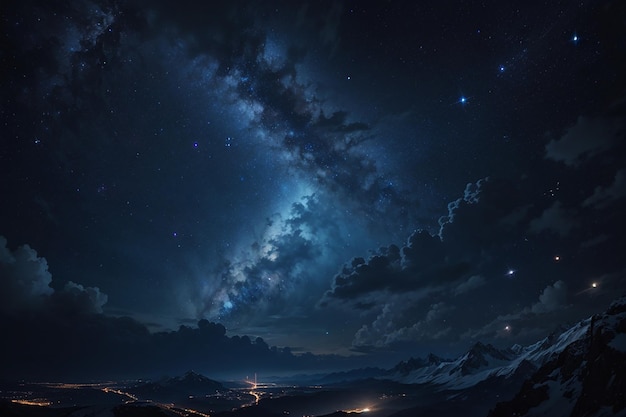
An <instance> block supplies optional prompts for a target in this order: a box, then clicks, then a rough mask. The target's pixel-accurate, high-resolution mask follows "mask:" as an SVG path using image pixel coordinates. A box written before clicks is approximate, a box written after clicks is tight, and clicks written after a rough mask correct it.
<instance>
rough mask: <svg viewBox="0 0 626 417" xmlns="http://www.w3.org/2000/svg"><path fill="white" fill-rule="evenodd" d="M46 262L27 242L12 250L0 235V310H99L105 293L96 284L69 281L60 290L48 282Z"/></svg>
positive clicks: (50, 276) (97, 311)
mask: <svg viewBox="0 0 626 417" xmlns="http://www.w3.org/2000/svg"><path fill="white" fill-rule="evenodd" d="M51 284H52V274H51V273H50V271H48V262H47V261H46V259H45V258H43V257H40V256H38V254H37V251H35V250H34V249H33V248H31V247H30V246H29V245H22V246H19V247H18V248H17V249H15V250H14V251H11V249H9V248H8V247H7V240H6V238H5V237H4V236H0V310H2V311H4V312H8V313H11V312H23V311H25V310H30V309H46V308H50V307H51V306H53V307H55V308H60V309H65V310H71V311H73V312H85V313H101V312H102V306H103V305H104V304H106V302H107V295H106V294H104V293H102V292H101V291H100V289H99V288H97V287H84V286H82V285H81V284H77V283H74V282H72V281H69V282H67V283H66V284H65V287H64V288H63V289H62V290H61V291H55V290H54V289H53V288H52V286H51Z"/></svg>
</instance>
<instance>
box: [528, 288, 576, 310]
mask: <svg viewBox="0 0 626 417" xmlns="http://www.w3.org/2000/svg"><path fill="white" fill-rule="evenodd" d="M566 296H567V286H566V285H565V282H563V281H561V280H559V281H557V282H555V283H554V284H552V285H548V286H547V287H546V288H545V289H544V290H543V291H542V292H541V295H540V296H539V301H538V302H537V303H535V304H533V305H532V307H530V311H532V312H533V313H535V314H541V313H547V312H550V311H554V310H557V309H559V308H562V307H563V306H565V299H566Z"/></svg>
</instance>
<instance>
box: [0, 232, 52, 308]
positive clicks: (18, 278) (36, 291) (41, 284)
mask: <svg viewBox="0 0 626 417" xmlns="http://www.w3.org/2000/svg"><path fill="white" fill-rule="evenodd" d="M51 282H52V275H51V274H50V272H49V271H48V262H47V261H46V260H45V259H44V258H40V257H39V256H38V255H37V252H36V251H35V250H34V249H32V248H31V247H30V246H29V245H22V246H19V247H18V248H17V249H16V250H15V251H11V250H10V249H9V248H8V247H7V240H6V238H5V237H4V236H0V286H1V287H0V297H1V299H0V300H1V302H0V309H4V310H13V309H22V308H31V307H33V306H36V305H38V304H41V303H42V302H44V301H45V299H46V297H48V296H50V295H52V294H53V293H54V290H53V289H52V287H50V283H51Z"/></svg>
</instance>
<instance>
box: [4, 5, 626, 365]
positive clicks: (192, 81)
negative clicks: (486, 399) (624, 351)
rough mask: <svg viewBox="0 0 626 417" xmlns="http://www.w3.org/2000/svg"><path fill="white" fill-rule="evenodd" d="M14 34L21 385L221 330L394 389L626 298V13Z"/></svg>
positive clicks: (187, 10) (11, 112)
mask: <svg viewBox="0 0 626 417" xmlns="http://www.w3.org/2000/svg"><path fill="white" fill-rule="evenodd" d="M0 8H1V21H0V25H1V28H2V30H1V35H2V45H3V46H2V49H1V50H0V67H1V72H0V80H1V81H0V83H1V84H0V85H1V87H0V88H1V101H0V121H1V123H2V125H1V128H2V129H1V131H0V133H1V147H0V178H1V181H0V236H1V237H0V318H1V320H0V322H1V323H0V331H2V332H3V333H4V334H8V335H9V337H10V340H12V341H14V342H13V344H12V349H13V350H14V351H15V352H21V353H19V354H18V353H15V355H18V356H19V358H21V359H20V360H21V361H22V362H20V360H17V359H15V356H14V357H13V358H12V359H11V360H10V362H11V363H12V364H22V363H31V364H33V363H34V364H36V365H37V368H36V369H35V368H34V367H35V365H32V366H33V368H32V369H31V370H30V371H29V372H30V373H29V375H36V374H37V371H38V370H39V371H41V372H42V373H45V372H44V371H45V370H49V373H50V374H53V373H54V372H58V370H59V369H61V368H63V366H64V368H63V369H68V365H67V363H68V360H69V359H68V358H70V357H75V358H76V357H80V358H82V359H81V360H79V361H77V362H76V364H77V366H82V367H83V368H84V369H87V368H89V366H90V365H87V364H92V365H93V363H94V362H101V363H102V364H103V365H102V366H103V367H104V366H105V365H104V364H107V363H108V362H107V359H106V358H105V357H106V356H107V355H111V354H112V353H114V352H116V351H119V350H120V349H126V352H129V351H130V350H132V349H134V348H129V347H128V346H130V345H131V344H132V345H133V346H139V345H141V346H142V349H144V350H145V351H149V352H158V354H159V355H167V354H168V352H169V355H170V356H168V357H169V358H171V357H173V356H176V355H182V356H185V355H186V356H187V357H192V358H195V357H198V358H200V357H202V353H201V352H200V351H198V352H195V351H194V352H195V353H194V352H192V353H189V352H191V350H193V349H199V348H197V346H198V342H197V340H200V339H202V337H205V336H206V335H205V336H199V335H200V334H201V333H202V332H203V331H204V332H209V330H210V331H211V332H213V333H211V336H206V340H210V342H207V346H208V347H207V348H206V349H205V350H204V354H206V352H211V354H213V355H215V357H219V356H220V353H219V352H221V351H222V350H224V349H222V350H220V349H221V348H219V347H217V345H219V343H222V345H224V344H227V345H228V346H231V347H232V344H237V343H238V344H239V345H240V350H236V349H235V350H233V349H230V348H229V349H230V351H231V353H232V352H239V353H238V354H240V355H242V356H250V355H249V353H250V352H251V349H257V351H258V352H261V351H262V354H260V355H261V356H262V355H266V356H264V357H265V358H269V357H270V356H271V357H272V358H273V359H272V360H273V361H274V362H272V363H273V364H275V365H276V366H277V367H278V364H284V363H286V362H285V361H287V362H289V361H290V362H289V366H291V367H302V368H305V367H307V366H311V367H314V366H313V365H311V363H313V362H314V361H315V360H318V359H315V358H316V357H314V356H313V355H306V356H307V358H308V359H307V360H308V361H309V362H307V364H306V365H302V364H301V363H300V362H297V360H298V354H300V353H303V352H312V353H313V354H316V355H322V354H324V355H325V356H319V358H326V359H327V360H328V362H325V365H324V366H329V367H332V364H331V362H332V361H333V360H335V361H342V360H344V359H342V358H340V357H338V356H336V355H341V356H346V355H358V358H359V360H360V361H361V362H359V363H369V364H372V365H381V366H390V365H392V364H393V363H394V361H397V360H399V359H406V358H407V357H408V356H411V355H412V356H417V355H423V354H426V353H428V352H435V353H438V354H440V355H443V356H445V355H448V356H452V355H456V354H459V353H461V352H463V351H464V350H466V349H467V348H468V347H469V346H471V345H472V344H473V343H475V342H476V341H478V340H480V341H482V342H485V343H487V342H489V343H493V344H495V345H497V346H503V347H506V346H511V345H513V344H515V343H520V344H525V343H532V342H534V341H536V340H538V339H540V338H542V337H545V336H546V335H548V334H549V333H550V332H552V331H554V330H556V329H557V328H558V327H559V326H561V325H563V324H567V323H573V322H575V321H577V320H580V319H583V318H586V317H588V316H589V315H591V314H594V313H597V312H600V311H602V310H603V309H604V308H606V307H607V306H608V304H609V303H610V301H611V300H612V299H614V298H616V297H617V296H619V295H622V294H623V293H624V290H625V289H626V262H625V261H624V249H623V248H624V247H626V234H625V232H626V227H625V221H624V213H626V152H625V150H626V142H625V128H626V125H625V122H624V120H626V117H625V116H626V3H625V2H623V1H620V0H613V1H590V0H589V1H588V0H583V1H577V2H574V1H550V2H545V1H541V2H538V1H524V2H507V1H495V0H494V1H491V0H489V1H482V2H478V1H475V2H472V1H470V2H462V1H451V0H449V1H434V0H433V1H419V2H412V1H407V2H402V1H397V2H396V1H394V2H390V1H378V2H373V1H344V2H339V1H336V2H289V1H284V2H276V1H267V2H265V1H263V2H261V1H258V2H255V1H224V2H216V1H215V2H196V1H182V0H179V1H175V2H172V1H150V2H142V1H117V0H106V1H105V0H103V1H98V0H94V1H82V0H81V1H71V2H60V1H20V2H17V1H8V2H3V4H2V6H0ZM128 317H130V318H128ZM199 320H201V321H200V322H199ZM214 323H220V325H218V324H214ZM180 326H183V327H180ZM222 326H223V327H222ZM207 329H208V330H207ZM224 329H225V331H226V334H224ZM148 331H149V332H148ZM202 334H204V333H202ZM207 334H208V333H207ZM59 335H63V336H62V337H60V336H59ZM244 335H247V337H241V336H244ZM194 337H195V338H200V339H193V338H194ZM159 338H160V339H159ZM165 338H169V339H168V340H169V342H166V341H164V339H165ZM259 338H261V339H259ZM170 339H171V340H170ZM218 339H219V340H221V342H219V343H218V342H215V340H218ZM5 340H7V339H5ZM129 340H130V341H131V342H129ZM136 340H141V343H139V342H137V343H135V342H132V341H136ZM192 340H196V342H193V341H192ZM203 340H204V339H203ZM214 342H215V343H214ZM125 343H126V344H125ZM133 343H134V344H133ZM168 343H169V344H168ZM203 343H204V342H203ZM127 344H128V346H127ZM94 345H98V346H100V347H99V348H98V349H99V350H98V359H93V358H92V359H91V360H90V359H89V356H88V355H87V354H86V353H85V351H87V350H90V349H92V348H93V347H94ZM153 345H155V346H156V345H158V346H159V347H158V348H152V346H153ZM191 345H193V346H195V347H193V348H192V347H190V346H191ZM222 345H219V346H222ZM239 345H238V346H239ZM185 346H186V347H185ZM203 346H204V345H203ZM224 346H225V345H224ZM272 346H277V347H278V348H272ZM105 347H106V348H105ZM222 347H223V346H222ZM284 347H288V349H284ZM10 349H11V348H10ZM168 349H169V350H168ZM41 350H45V351H47V353H46V354H45V355H43V356H42V357H40V358H39V356H38V355H39V354H40V352H41ZM188 351H189V352H188ZM68 352H69V353H68ZM185 352H187V353H185ZM330 354H332V355H330ZM20 355H21V356H20ZM64 355H65V356H64ZM154 355H157V354H156V353H155V354H154ZM194 355H196V356H194ZM232 355H235V353H233V354H232ZM272 355H273V356H272ZM8 356H10V355H8ZM8 356H6V355H5V357H8ZM140 356H141V355H139V354H137V357H136V358H135V359H134V360H135V361H139V359H138V358H139V357H140ZM252 356H254V355H252ZM35 357H37V358H39V359H37V360H35V359H34V358H35ZM150 358H151V359H154V360H155V361H156V360H158V358H156V357H155V358H152V357H150ZM229 358H230V359H229V360H230V362H229V360H224V361H222V362H221V363H222V364H231V363H235V362H236V359H237V357H236V355H235V356H232V357H229ZM162 359H163V357H161V360H162ZM302 360H303V361H304V359H302ZM319 360H321V359H319ZM169 361H170V362H172V361H174V362H175V360H169ZM281 361H282V362H281ZM357 362H358V361H357V360H356V359H355V360H354V363H355V364H356V363H357ZM153 363H154V362H153ZM238 363H240V364H241V362H238ZM296 363H298V364H299V365H296ZM332 363H334V362H332ZM337 363H339V362H337ZM342 363H343V362H342ZM350 363H352V362H350ZM187 365H188V364H187V363H185V366H187ZM300 365H302V366H300ZM13 366H14V367H15V369H14V373H15V374H16V375H19V374H20V371H21V370H23V369H21V368H19V366H22V365H19V366H18V365H13ZM107 366H108V365H107ZM154 366H156V365H154ZM181 366H182V365H181ZM285 366H287V365H285ZM85 367H87V368H85ZM207 367H209V365H207ZM89 369H91V368H89ZM94 369H95V370H94V372H96V371H97V369H96V368H94ZM144 369H145V368H142V367H138V368H137V370H138V371H139V370H140V371H144ZM42 375H43V374H42Z"/></svg>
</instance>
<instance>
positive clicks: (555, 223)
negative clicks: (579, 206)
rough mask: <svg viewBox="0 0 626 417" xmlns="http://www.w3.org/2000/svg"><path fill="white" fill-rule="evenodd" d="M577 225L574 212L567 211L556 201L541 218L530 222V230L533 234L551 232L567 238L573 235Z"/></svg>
mask: <svg viewBox="0 0 626 417" xmlns="http://www.w3.org/2000/svg"><path fill="white" fill-rule="evenodd" d="M576 225H577V222H576V217H575V213H574V211H573V210H568V209H565V208H564V207H563V204H562V203H561V202H560V201H555V202H554V204H552V206H550V207H548V208H547V209H546V210H544V211H543V213H541V216H539V217H538V218H535V219H533V220H532V221H531V222H530V228H529V230H530V232H532V233H541V232H543V231H551V232H554V233H556V234H558V235H559V236H561V237H565V236H568V235H569V234H570V233H571V231H572V229H573V228H574V227H576Z"/></svg>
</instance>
